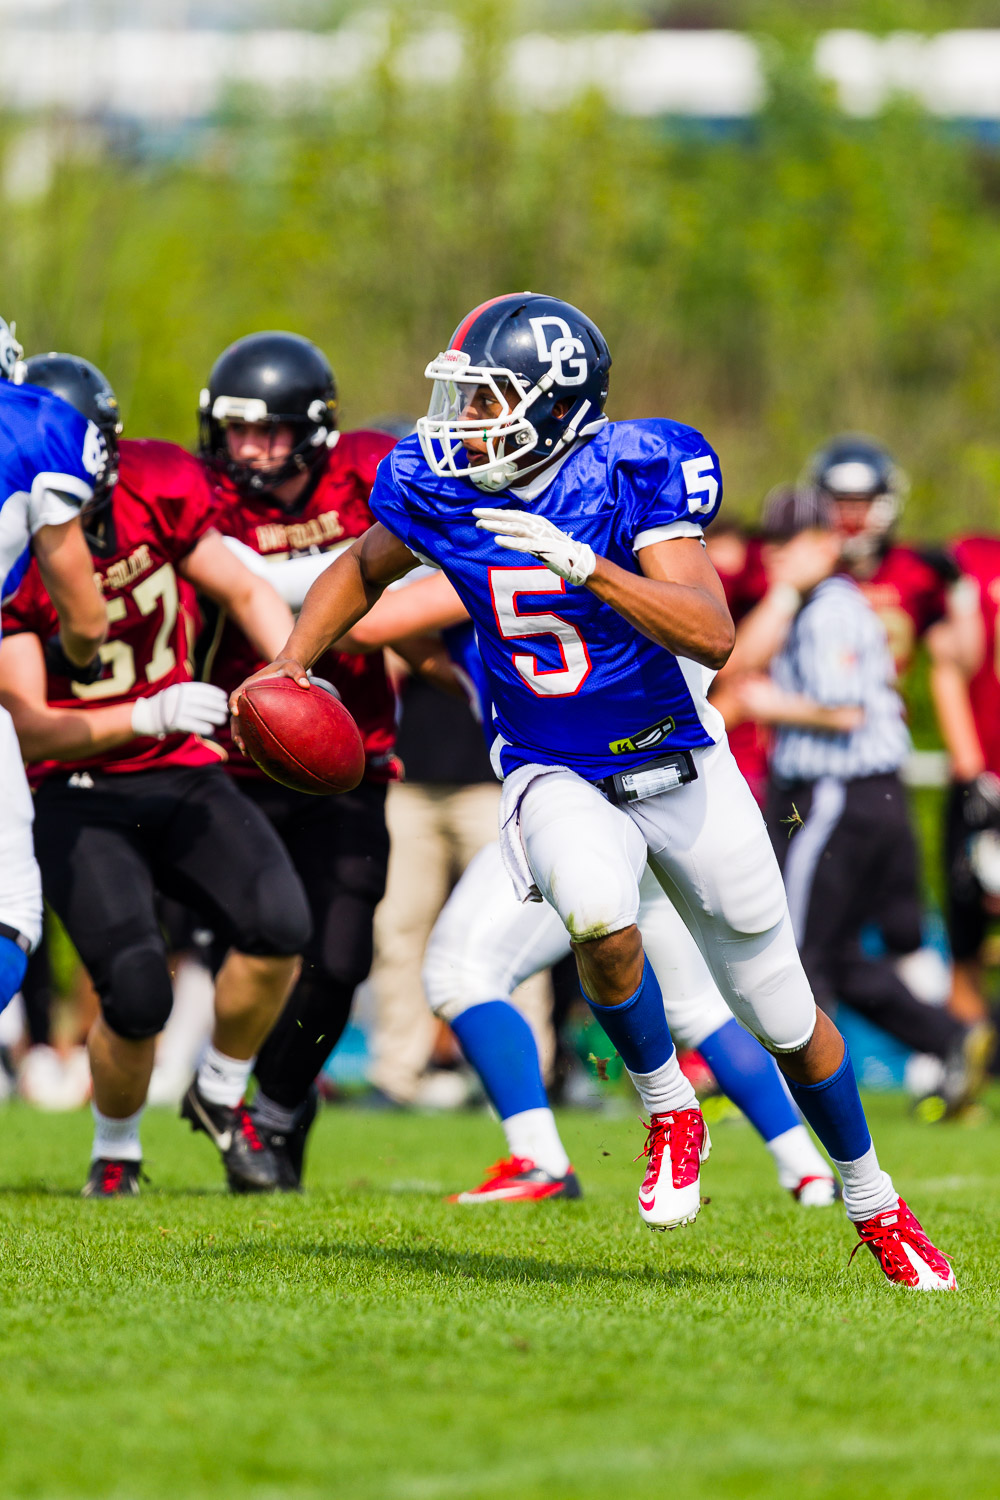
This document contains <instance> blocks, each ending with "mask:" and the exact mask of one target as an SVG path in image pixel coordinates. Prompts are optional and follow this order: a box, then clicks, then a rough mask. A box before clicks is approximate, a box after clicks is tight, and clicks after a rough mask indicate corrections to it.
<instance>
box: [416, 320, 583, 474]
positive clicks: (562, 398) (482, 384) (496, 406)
mask: <svg viewBox="0 0 1000 1500" xmlns="http://www.w3.org/2000/svg"><path fill="white" fill-rule="evenodd" d="M610 369H611V352H610V350H609V349H608V345H607V342H606V340H605V338H604V335H603V334H602V333H601V331H600V329H599V328H597V327H596V325H595V324H594V323H592V322H591V321H590V319H589V318H588V317H586V316H585V315H584V314H583V313H582V312H579V311H578V310H577V309H576V308H575V307H571V306H570V304H569V303H568V302H562V301H560V300H559V298H558V297H543V296H538V295H537V294H536V293H534V292H518V293H514V294H512V295H509V296H505V297H494V298H492V299H491V300H490V301H489V302H484V303H482V304H481V306H479V307H476V308H473V310H472V312H470V313H469V314H468V315H467V316H466V317H464V318H463V319H462V321H461V323H460V324H459V325H458V327H457V328H456V329H455V332H454V333H453V334H452V336H451V340H450V342H449V345H448V348H447V349H445V350H444V352H443V353H441V354H439V355H438V357H437V359H434V360H431V363H430V364H429V365H428V366H427V369H426V370H425V371H424V373H425V375H426V376H427V378H428V380H433V382H434V389H433V391H432V393H431V401H430V407H429V408H428V412H427V415H426V417H421V418H420V420H419V421H418V423H417V433H418V435H419V437H420V446H421V448H422V449H423V452H424V457H425V458H426V459H427V462H428V463H429V464H430V466H431V468H432V469H433V470H434V472H435V474H439V475H442V476H445V475H450V476H452V477H453V478H456V479H469V480H471V481H472V483H473V484H475V485H477V486H478V487H479V488H480V489H483V490H490V491H496V490H502V489H506V488H507V486H508V485H510V484H513V483H514V481H515V480H523V479H525V478H526V477H527V476H528V475H529V474H531V473H533V472H534V471H535V470H536V469H538V468H540V467H541V466H542V465H543V464H545V463H548V462H549V460H550V459H552V458H555V457H556V456H558V455H559V454H562V453H565V452H567V451H568V450H569V449H570V448H571V447H572V446H573V444H574V443H577V442H580V441H581V440H582V439H585V438H588V437H592V436H593V434H594V433H595V432H597V431H598V430H599V429H600V428H601V427H603V426H604V424H605V423H606V422H607V420H608V419H607V417H606V416H604V403H605V401H606V400H607V397H608V372H609V371H610ZM477 393H479V395H478V398H477ZM484 396H485V400H484V399H483V398H484ZM557 407H559V408H560V410H559V411H558V414H557V411H556V408H557ZM466 439H475V440H477V441H478V442H480V443H481V445H482V449H483V451H482V452H479V453H476V454H472V453H470V452H469V450H468V449H467V448H466V447H465V446H464V441H463V440H466ZM528 460H530V462H529V461H528Z"/></svg>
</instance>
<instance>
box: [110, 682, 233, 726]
mask: <svg viewBox="0 0 1000 1500" xmlns="http://www.w3.org/2000/svg"><path fill="white" fill-rule="evenodd" d="M228 718H229V703H228V701H227V699H226V695H225V693H224V692H223V691H222V689H221V688H218V687H213V686H212V684H211V683H210V682H178V683H176V684H175V685H174V686H173V687H168V688H164V689H163V691H162V692H161V693H153V695H152V697H150V698H139V699H138V700H137V701H136V702H135V703H134V704H133V706H132V729H133V731H134V732H135V733H136V734H137V735H140V736H142V737H143V738H145V737H147V736H148V737H150V738H152V739H157V740H162V739H165V738H166V736H167V735H168V734H211V732H212V730H213V729H217V728H218V727H219V725H220V724H224V723H225V722H226V720H227V719H228Z"/></svg>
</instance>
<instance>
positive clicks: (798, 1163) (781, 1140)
mask: <svg viewBox="0 0 1000 1500" xmlns="http://www.w3.org/2000/svg"><path fill="white" fill-rule="evenodd" d="M765 1144H766V1146H767V1149H768V1151H770V1153H771V1155H772V1156H773V1157H774V1164H775V1166H776V1167H777V1169H778V1182H779V1184H780V1186H781V1187H783V1188H789V1189H792V1188H797V1187H798V1185H799V1183H800V1182H801V1181H802V1179H803V1177H832V1176H833V1168H832V1167H831V1166H830V1164H829V1162H827V1161H826V1160H825V1159H824V1158H823V1157H822V1156H820V1154H819V1152H818V1151H817V1149H816V1147H815V1146H814V1145H813V1141H812V1136H811V1135H810V1134H809V1132H808V1130H807V1129H806V1127H805V1126H804V1125H793V1126H792V1128H791V1130H785V1131H782V1133H781V1135H776V1136H775V1137H774V1139H773V1140H770V1141H767V1142H765Z"/></svg>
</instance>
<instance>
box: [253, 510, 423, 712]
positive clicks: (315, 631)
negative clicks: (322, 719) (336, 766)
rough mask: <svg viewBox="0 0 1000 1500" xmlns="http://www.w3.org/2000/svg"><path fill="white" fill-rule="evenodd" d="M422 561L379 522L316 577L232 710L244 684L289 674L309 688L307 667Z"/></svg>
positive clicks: (288, 675) (302, 685)
mask: <svg viewBox="0 0 1000 1500" xmlns="http://www.w3.org/2000/svg"><path fill="white" fill-rule="evenodd" d="M418 565H419V559H418V558H416V557H414V555H413V553H412V552H411V551H410V549H409V548H408V547H406V546H404V544H403V543H402V542H401V541H400V540H399V538H398V537H396V536H393V534H392V532H391V531H389V530H387V528H386V527H384V526H383V525H382V524H381V523H380V522H376V523H375V525H374V526H372V527H371V528H370V529H369V530H368V531H366V532H365V534H364V536H362V537H359V538H358V540H357V541H356V542H354V544H353V545H352V546H351V547H349V548H348V549H347V551H346V552H344V553H342V555H341V556H340V557H338V558H337V560H336V562H334V563H331V565H330V566H329V567H328V568H327V569H326V570H325V572H323V573H321V574H320V576H319V578H317V580H316V582H315V583H314V584H313V586H312V588H311V589H310V590H309V592H308V594H307V595H306V597H305V603H304V604H303V606H302V612H301V614H300V615H299V618H298V620H297V621H296V622H295V628H294V630H293V631H292V633H291V635H290V636H289V637H288V639H287V641H286V642H285V644H284V646H283V647H282V648H281V650H280V651H279V652H278V654H277V656H275V658H274V659H273V661H271V662H269V663H268V665H267V666H266V667H262V668H261V669H260V671H259V672H254V673H253V675H252V676H251V677H248V678H247V680H246V682H243V683H241V684H240V686H239V687H238V688H237V689H236V690H235V692H234V693H233V694H232V696H231V698H230V700H229V706H230V709H231V711H232V713H233V716H234V717H236V718H238V716H239V710H238V707H237V704H238V702H239V696H240V694H241V693H242V691H243V689H244V688H245V687H246V686H247V684H248V683H251V682H258V681H259V680H260V679H261V678H264V677H291V678H293V679H294V680H295V681H296V682H297V683H298V684H299V686H300V687H305V688H307V687H308V686H309V679H308V677H307V676H306V670H307V668H309V667H310V666H312V664H313V662H314V661H316V660H317V658H318V657H320V656H322V654H323V652H324V651H326V650H328V649H329V647H330V646H331V645H332V644H333V642H334V641H336V640H337V639H338V638H339V637H340V636H342V635H344V634H345V633H346V632H347V631H348V630H350V629H351V627H352V626H353V625H355V624H356V623H357V621H358V620H360V619H361V618H362V616H364V615H365V614H367V613H368V611H369V610H370V609H371V607H372V605H373V604H374V603H375V601H376V600H377V599H378V598H379V597H380V596H381V594H382V591H383V589H385V588H386V587H387V586H388V585H389V584H390V583H392V582H393V581H394V580H395V579H397V578H401V577H402V576H403V574H404V573H409V572H410V571H411V569H413V568H415V567H417V566H418Z"/></svg>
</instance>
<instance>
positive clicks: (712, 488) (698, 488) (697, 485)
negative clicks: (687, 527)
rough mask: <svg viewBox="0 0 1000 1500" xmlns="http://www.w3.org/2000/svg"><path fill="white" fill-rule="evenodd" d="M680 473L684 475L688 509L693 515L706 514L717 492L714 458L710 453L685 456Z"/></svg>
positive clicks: (717, 484) (717, 482) (713, 502)
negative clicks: (698, 456)
mask: <svg viewBox="0 0 1000 1500" xmlns="http://www.w3.org/2000/svg"><path fill="white" fill-rule="evenodd" d="M681 473H682V474H683V475H684V489H685V491H686V492H687V498H688V510H689V511H690V512H691V514H692V515H693V516H704V515H707V514H708V512H709V511H710V510H711V509H712V506H713V505H714V504H715V502H716V499H717V498H718V494H719V481H718V480H717V479H716V477H715V459H714V458H713V457H712V455H711V454H710V453H703V454H702V455H701V457H700V458H686V459H685V460H684V462H683V463H682V464H681Z"/></svg>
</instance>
